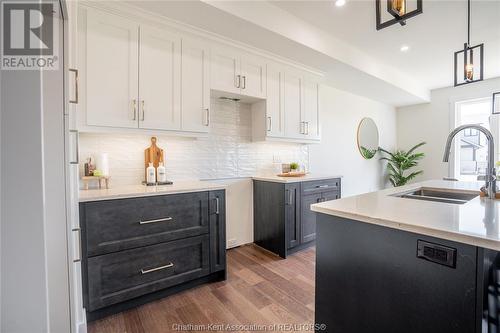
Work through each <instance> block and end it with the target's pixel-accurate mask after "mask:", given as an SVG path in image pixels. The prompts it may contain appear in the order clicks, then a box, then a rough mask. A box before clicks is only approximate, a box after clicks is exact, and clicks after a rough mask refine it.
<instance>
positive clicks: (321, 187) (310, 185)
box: [302, 178, 340, 195]
mask: <svg viewBox="0 0 500 333" xmlns="http://www.w3.org/2000/svg"><path fill="white" fill-rule="evenodd" d="M328 191H340V178H333V179H323V180H314V181H310V182H303V183H302V194H305V195H307V194H315V193H322V192H328Z"/></svg>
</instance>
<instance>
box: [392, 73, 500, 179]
mask: <svg viewBox="0 0 500 333" xmlns="http://www.w3.org/2000/svg"><path fill="white" fill-rule="evenodd" d="M497 91H500V78H495V79H490V80H485V81H482V82H477V83H473V84H468V85H465V86H461V87H456V88H455V87H449V88H443V89H436V90H433V91H432V92H431V102H430V103H426V104H419V105H413V106H407V107H402V108H399V109H398V111H397V133H398V139H397V142H398V147H400V148H401V149H408V148H410V147H411V146H413V145H415V144H416V143H418V142H421V141H425V142H427V145H425V146H424V147H422V149H421V151H423V152H424V153H425V154H426V156H425V158H424V159H423V160H422V161H421V163H420V168H421V169H422V170H424V174H423V175H422V176H420V177H418V178H417V179H416V180H415V181H419V180H423V179H441V178H442V177H447V176H448V175H449V172H448V170H449V169H448V164H447V163H443V162H442V160H443V152H444V146H445V143H446V138H447V137H448V133H449V132H450V131H451V130H452V127H454V125H453V124H452V123H451V119H450V118H451V117H450V116H451V112H450V108H451V110H452V109H453V108H454V103H455V102H457V101H463V100H468V99H475V98H483V97H491V96H492V94H493V92H497ZM496 144H497V145H498V144H499V143H498V142H497V143H496Z"/></svg>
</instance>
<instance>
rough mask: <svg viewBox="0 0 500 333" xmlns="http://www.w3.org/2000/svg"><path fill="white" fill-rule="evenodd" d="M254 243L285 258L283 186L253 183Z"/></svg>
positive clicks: (260, 182)
mask: <svg viewBox="0 0 500 333" xmlns="http://www.w3.org/2000/svg"><path fill="white" fill-rule="evenodd" d="M253 201H254V205H253V207H254V211H253V218H254V242H255V244H257V245H259V246H261V247H263V248H265V249H267V250H269V251H271V252H274V253H277V254H278V255H280V256H281V257H282V258H286V241H285V239H286V238H285V185H284V184H282V183H274V182H264V181H258V180H254V181H253Z"/></svg>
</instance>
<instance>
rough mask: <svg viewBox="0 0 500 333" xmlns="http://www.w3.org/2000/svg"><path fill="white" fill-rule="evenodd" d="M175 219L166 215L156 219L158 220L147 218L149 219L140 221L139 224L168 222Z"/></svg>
mask: <svg viewBox="0 0 500 333" xmlns="http://www.w3.org/2000/svg"><path fill="white" fill-rule="evenodd" d="M172 220H173V219H172V218H171V217H170V216H169V217H165V218H162V219H156V220H147V221H139V224H148V223H158V222H167V221H172Z"/></svg>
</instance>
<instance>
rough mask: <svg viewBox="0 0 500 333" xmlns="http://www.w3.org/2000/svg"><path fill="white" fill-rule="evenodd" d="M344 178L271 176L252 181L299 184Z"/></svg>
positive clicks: (333, 176)
mask: <svg viewBox="0 0 500 333" xmlns="http://www.w3.org/2000/svg"><path fill="white" fill-rule="evenodd" d="M343 177H344V176H339V175H326V176H313V175H311V176H308V175H306V176H302V177H280V176H276V175H269V176H253V177H251V178H252V180H259V181H265V182H272V183H299V182H308V181H315V180H324V179H335V178H343Z"/></svg>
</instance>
